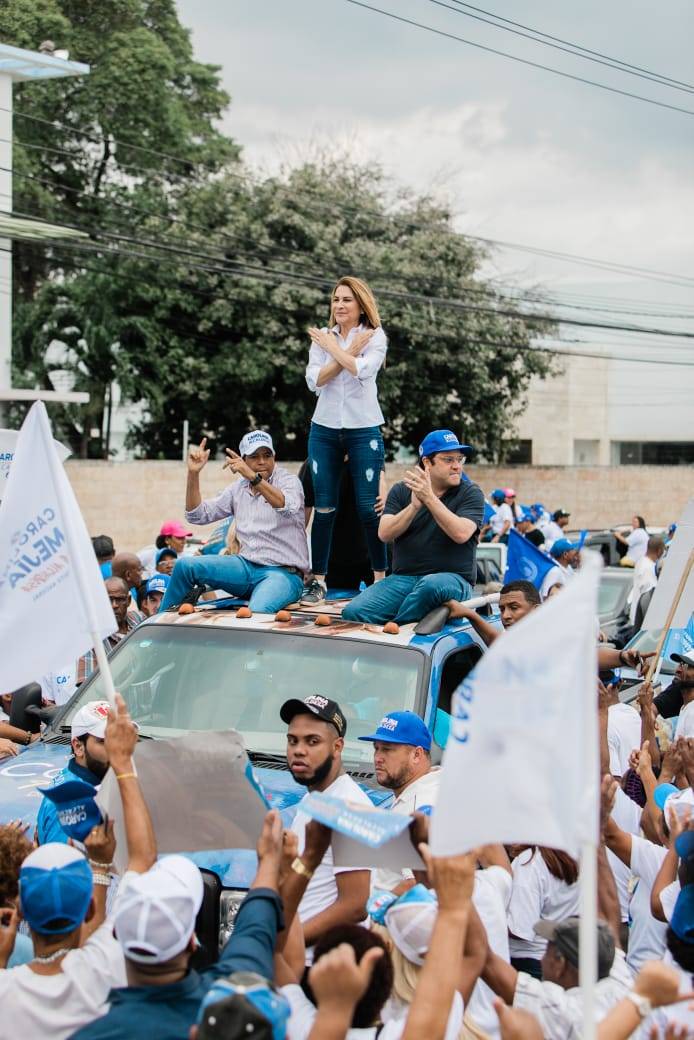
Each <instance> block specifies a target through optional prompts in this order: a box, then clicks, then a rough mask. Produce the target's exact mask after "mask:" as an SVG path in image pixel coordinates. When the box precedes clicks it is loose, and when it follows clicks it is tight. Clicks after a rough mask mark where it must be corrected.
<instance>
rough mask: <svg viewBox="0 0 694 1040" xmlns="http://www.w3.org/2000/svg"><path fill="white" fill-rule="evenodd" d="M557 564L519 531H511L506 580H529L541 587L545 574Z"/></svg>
mask: <svg viewBox="0 0 694 1040" xmlns="http://www.w3.org/2000/svg"><path fill="white" fill-rule="evenodd" d="M556 565H557V564H556V561H555V560H553V559H552V557H551V556H547V554H546V553H543V552H541V551H540V550H539V549H538V548H537V546H536V545H533V543H532V542H529V541H528V539H527V538H524V537H523V535H522V534H518V531H513V530H511V531H509V533H508V555H507V557H506V573H505V575H504V582H509V581H529V582H532V584H533V585H534V586H535V588H536V589H539V588H540V585H542V581H543V579H544V577H545V575H546V574H547V573H548V572H549V571H551V570H552V568H553V567H556Z"/></svg>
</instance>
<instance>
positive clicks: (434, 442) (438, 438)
mask: <svg viewBox="0 0 694 1040" xmlns="http://www.w3.org/2000/svg"><path fill="white" fill-rule="evenodd" d="M439 451H462V452H464V453H465V454H466V455H468V454H469V453H470V452H471V451H472V448H471V447H470V445H469V444H461V443H460V441H459V440H458V437H457V436H456V434H455V433H453V431H452V430H432V431H431V433H428V434H427V435H426V437H425V438H424V440H423V441H422V443H421V444H420V445H419V457H420V459H423V458H424V457H425V455H435V454H436V453H437V452H439Z"/></svg>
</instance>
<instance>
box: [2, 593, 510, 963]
mask: <svg viewBox="0 0 694 1040" xmlns="http://www.w3.org/2000/svg"><path fill="white" fill-rule="evenodd" d="M497 601H498V594H497V595H491V596H487V597H483V598H478V599H474V600H470V601H469V603H470V605H474V606H476V607H477V609H478V610H479V611H480V612H481V613H484V614H485V616H487V618H488V620H490V621H491V622H492V623H493V624H495V625H500V619H499V614H498V610H497V609H496V606H495V604H496V602H497ZM344 602H345V601H338V602H336V601H328V602H327V603H326V604H324V605H323V606H321V608H320V611H319V612H318V613H321V614H323V615H327V617H328V620H329V623H328V624H325V625H322V626H321V625H318V624H316V619H317V612H316V610H315V608H314V609H313V610H308V609H306V608H301V609H300V610H297V611H293V612H291V614H290V616H289V620H286V621H278V620H277V619H276V618H275V616H274V615H269V614H255V615H253V616H252V617H250V618H239V617H237V616H236V612H235V609H234V608H235V607H237V606H239V603H238V602H236V601H230V600H228V599H227V600H218V601H215V602H210V603H205V604H201V605H200V606H199V607H197V608H196V609H195V610H194V611H193V613H191V614H182V615H179V614H178V613H177V612H171V611H167V612H165V613H160V614H156V615H155V616H154V617H152V618H149V619H147V620H146V621H145V622H143V623H142V624H141V625H140V626H138V628H136V629H134V630H133V631H132V632H131V633H130V634H129V635H128V636H126V637H125V639H123V640H122V641H121V642H120V643H118V645H117V646H116V648H115V649H114V650H113V652H112V653H111V655H110V658H109V663H110V666H111V672H112V674H113V680H114V684H115V687H116V689H117V690H119V691H120V693H121V694H122V695H123V697H124V699H125V702H126V704H127V706H128V709H129V711H130V714H131V716H132V718H133V719H134V720H135V722H137V724H138V726H139V729H140V735H141V738H142V739H143V740H146V739H154V740H157V739H170V738H174V737H177V736H183V735H185V734H187V733H190V732H192V731H196V730H197V731H205V730H225V729H235V730H237V731H238V732H239V733H240V734H241V735H242V736H243V739H244V742H245V745H246V749H247V752H248V757H249V759H250V761H251V763H252V765H253V768H254V771H255V774H256V777H257V779H258V781H259V783H260V784H261V786H262V788H263V790H264V792H265V794H266V797H267V799H268V801H269V803H270V804H271V805H272V806H273V807H276V808H277V809H279V810H280V812H281V813H282V815H283V818H284V820H285V825H286V824H288V823H289V822H290V820H291V818H292V817H293V814H294V812H295V811H296V805H297V803H298V801H299V799H300V798H301V797H302V795H303V794H304V791H305V789H304V788H302V787H300V786H299V785H298V784H296V783H295V782H294V780H293V778H292V776H291V774H290V773H289V771H288V769H287V762H286V725H285V724H284V723H283V722H282V721H281V719H280V716H279V712H280V707H281V705H282V704H283V703H284V701H286V700H288V699H289V698H291V697H297V698H300V699H302V700H303V698H305V697H307V696H309V695H310V694H312V693H325V694H326V695H327V696H329V697H331V698H334V699H336V700H337V701H338V702H339V703H340V706H341V708H342V710H343V712H344V714H345V716H346V719H347V734H346V738H345V747H344V752H343V761H344V765H345V768H346V770H347V772H348V773H349V774H350V776H352V777H353V778H354V779H355V780H356V781H357V782H358V783H360V784H361V785H362V786H363V787H364V789H365V791H366V792H367V794H368V795H369V797H370V798H371V800H372V801H373V802H374V804H379V803H380V802H382V801H383V800H384V799H385V798H387V797H389V796H390V793H389V792H388V791H384V790H383V789H382V788H379V787H378V786H377V784H376V781H375V777H374V772H373V748H372V745H371V744H369V743H364V742H363V741H360V740H358V737H360V736H365V735H366V734H368V733H372V732H373V731H374V729H375V728H376V727H377V726H378V724H379V722H380V720H381V718H382V717H383V716H384V715H386V714H387V713H388V712H391V711H396V710H404V709H408V710H411V711H415V712H416V713H417V714H418V715H419V716H420V717H421V718H423V719H424V721H425V722H426V723H427V726H428V727H429V728H430V730H431V732H432V733H433V736H434V744H433V745H432V758H433V760H434V761H435V762H438V761H440V759H441V755H442V751H443V748H444V747H445V744H446V740H447V737H448V730H449V725H450V718H451V699H452V697H453V693H454V691H455V690H456V689H457V687H458V686H459V685H460V683H461V682H462V680H463V679H465V677H466V676H467V675H468V674H469V673H470V672H471V671H472V669H473V668H474V667H475V665H476V664H477V662H478V661H479V660H480V658H481V657H482V655H483V653H484V651H485V649H486V646H485V644H484V643H483V641H482V640H481V639H480V637H479V636H478V635H477V633H476V632H475V631H474V630H473V629H472V627H471V626H470V623H469V622H468V621H465V620H463V619H456V620H455V621H453V622H450V623H449V622H448V620H447V618H448V612H447V610H446V608H439V610H438V611H435V612H432V614H431V615H428V616H427V618H425V619H423V621H421V622H419V623H418V624H417V625H402V626H401V627H400V630H399V632H398V633H397V634H393V635H388V634H386V633H385V632H384V631H383V629H382V627H381V626H378V625H362V624H357V623H354V622H348V621H343V620H342V618H341V616H340V613H341V609H342V606H343V605H344ZM104 697H105V689H104V684H103V682H102V679H101V676H100V675H99V674H98V673H96V674H95V675H93V676H92V677H91V678H90V679H89V680H88V681H87V682H85V683H84V684H83V685H82V686H81V687H80V688H79V689H78V690H77V691H76V693H75V694H73V696H72V698H71V699H70V700H69V701H68V702H67V704H65V705H64V706H63V707H62V708H61V709H59V711H58V712H57V714H56V715H55V717H54V718H53V720H52V721H51V723H50V725H49V726H48V727H47V729H46V730H45V731H44V733H43V734H42V737H41V739H40V740H39V741H37V742H36V743H34V744H32V745H31V746H30V747H28V748H27V749H26V750H25V751H21V752H20V754H19V755H18V756H17V757H16V758H13V759H10V760H6V761H5V762H4V763H2V764H0V823H2V822H5V823H6V822H9V821H10V820H12V819H15V818H18V817H19V818H21V819H22V820H23V821H24V822H25V823H28V824H30V825H32V827H33V824H34V822H35V819H36V815H37V813H38V808H39V805H40V801H41V794H40V792H39V791H38V790H37V788H39V787H43V786H46V785H47V784H48V783H49V782H50V781H51V780H52V779H53V777H54V776H55V775H56V774H57V773H58V771H59V770H60V769H62V768H63V767H64V766H65V764H66V763H67V761H68V758H69V755H70V723H71V719H72V718H73V716H74V714H75V712H76V711H77V710H78V709H79V708H80V707H81V705H83V704H84V703H86V702H87V701H93V700H102V699H104ZM187 854H189V855H190V856H191V858H192V859H193V860H194V861H195V862H196V863H197V864H198V866H199V867H200V868H201V870H202V871H203V877H204V881H205V901H204V904H203V908H202V910H201V917H200V918H199V920H198V934H199V937H200V939H201V942H202V945H203V947H206V948H207V950H209V951H215V950H216V949H217V944H218V943H220V944H221V943H223V942H224V941H225V939H226V937H227V936H228V934H229V932H230V929H231V927H232V925H233V920H234V917H235V914H236V912H237V911H238V907H239V905H240V903H241V901H242V900H243V898H244V896H245V894H246V891H247V889H248V886H249V884H250V882H251V880H252V878H253V874H254V871H255V853H253V852H251V851H250V850H249V851H244V850H226V851H225V850H222V851H219V852H205V851H200V852H192V853H187ZM203 957H204V954H203Z"/></svg>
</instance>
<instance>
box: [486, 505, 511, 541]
mask: <svg viewBox="0 0 694 1040" xmlns="http://www.w3.org/2000/svg"><path fill="white" fill-rule="evenodd" d="M506 524H509V530H510V529H511V527H513V510H512V509H511V507H510V505H509V504H508V503H507V502H502V503H501V505H500V506H498V508H497V510H496V512H495V513H494V515H493V516H492V518H491V520H490V521H489V526H490V527H491V529H492V531H493V532H494V534H501V532H502V531H503V529H504V526H505V525H506Z"/></svg>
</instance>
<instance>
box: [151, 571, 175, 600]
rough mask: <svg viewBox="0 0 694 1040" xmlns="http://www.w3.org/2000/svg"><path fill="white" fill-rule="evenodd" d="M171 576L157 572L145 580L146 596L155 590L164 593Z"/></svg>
mask: <svg viewBox="0 0 694 1040" xmlns="http://www.w3.org/2000/svg"><path fill="white" fill-rule="evenodd" d="M170 581H171V576H170V575H169V574H155V575H154V577H153V578H149V579H148V580H147V581H146V582H145V596H151V595H152V593H153V592H161V594H162V595H164V593H165V592H166V590H167V588H168V587H169V582H170Z"/></svg>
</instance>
